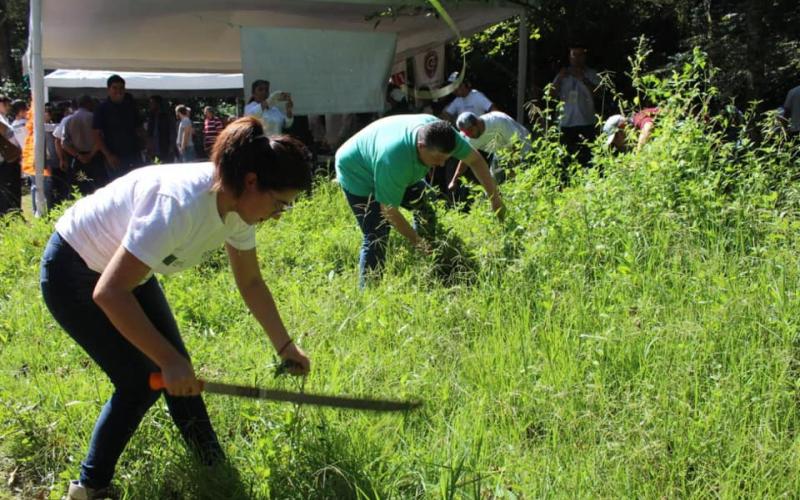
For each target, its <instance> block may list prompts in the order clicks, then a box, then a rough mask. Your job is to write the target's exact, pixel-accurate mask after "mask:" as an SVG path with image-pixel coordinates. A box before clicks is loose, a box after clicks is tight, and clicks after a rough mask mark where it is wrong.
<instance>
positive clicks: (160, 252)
mask: <svg viewBox="0 0 800 500" xmlns="http://www.w3.org/2000/svg"><path fill="white" fill-rule="evenodd" d="M213 173H214V166H213V164H211V163H183V164H176V165H155V166H150V167H144V168H140V169H137V170H134V171H132V172H131V173H129V174H127V175H125V176H123V177H120V178H119V179H117V180H115V181H114V182H112V183H111V184H108V185H107V186H105V187H103V188H101V189H98V190H97V191H96V192H95V193H94V194H92V195H90V196H87V197H85V198H82V199H80V200H78V202H77V203H75V204H74V205H73V206H72V207H70V208H69V209H68V210H67V211H66V212H64V215H62V216H61V218H60V219H59V220H58V222H57V223H56V231H58V233H59V234H60V235H61V236H62V237H63V238H64V239H65V240H66V241H67V243H69V244H70V246H72V248H74V249H75V251H77V252H78V254H79V255H80V256H81V257H82V258H83V260H84V261H86V264H87V265H88V266H89V268H90V269H92V270H93V271H96V272H103V270H104V269H105V267H106V266H107V265H108V263H109V261H110V260H111V257H112V256H113V255H114V253H115V252H116V251H117V248H119V246H120V245H122V246H123V247H125V249H126V250H128V251H129V252H130V253H132V254H133V255H134V256H135V257H136V258H138V259H139V260H141V261H142V262H144V263H145V264H147V266H148V267H150V268H151V269H152V270H153V271H154V272H157V273H160V274H172V273H175V272H178V271H181V270H184V269H187V268H190V267H193V266H195V265H197V264H199V263H200V262H202V261H203V259H204V257H205V256H206V254H207V253H209V252H211V251H213V250H216V249H218V248H219V247H220V246H221V245H222V243H223V242H227V243H228V244H230V245H231V246H233V247H234V248H237V249H239V250H250V249H252V248H255V246H256V236H255V227H254V226H250V225H248V224H246V223H245V222H244V221H243V220H242V219H241V218H240V217H239V215H238V214H237V213H236V212H229V213H228V214H227V215H226V216H225V220H224V221H223V220H222V219H221V218H220V216H219V212H218V210H217V194H216V193H215V192H213V191H212V190H211V187H212V185H213V182H214V175H213Z"/></svg>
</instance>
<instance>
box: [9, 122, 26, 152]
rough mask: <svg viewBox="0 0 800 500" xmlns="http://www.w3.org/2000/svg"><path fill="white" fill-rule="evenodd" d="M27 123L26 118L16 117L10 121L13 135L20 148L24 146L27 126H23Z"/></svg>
mask: <svg viewBox="0 0 800 500" xmlns="http://www.w3.org/2000/svg"><path fill="white" fill-rule="evenodd" d="M27 123H28V120H27V119H25V118H17V119H16V120H14V121H13V122H11V126H12V127H13V128H14V137H15V138H16V139H17V144H19V147H21V148H24V147H25V140H26V139H27V138H28V127H26V126H25V125H26V124H27Z"/></svg>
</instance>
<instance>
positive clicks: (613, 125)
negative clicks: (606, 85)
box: [603, 108, 660, 152]
mask: <svg viewBox="0 0 800 500" xmlns="http://www.w3.org/2000/svg"><path fill="white" fill-rule="evenodd" d="M659 112H660V110H659V108H645V109H643V110H641V111H639V112H638V113H636V114H635V115H633V117H632V118H625V117H624V116H623V115H611V116H609V117H608V119H607V120H606V122H605V124H603V135H604V136H605V137H606V147H608V148H614V149H615V150H616V151H620V152H622V151H626V150H627V149H628V147H627V144H626V137H625V128H626V127H627V126H628V124H630V125H632V126H633V127H635V128H636V129H638V130H639V139H638V141H637V144H636V150H637V151H638V150H640V149H642V146H644V145H645V143H647V141H648V140H649V139H650V136H651V135H652V134H653V130H654V129H655V126H656V124H655V119H656V116H657V115H658V114H659Z"/></svg>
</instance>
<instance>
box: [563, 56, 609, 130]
mask: <svg viewBox="0 0 800 500" xmlns="http://www.w3.org/2000/svg"><path fill="white" fill-rule="evenodd" d="M583 75H584V76H585V77H586V79H587V80H589V83H591V84H592V85H594V86H597V85H599V84H600V78H599V77H598V76H597V72H596V71H595V70H593V69H591V68H584V70H583ZM557 80H558V76H556V77H555V79H554V80H553V83H554V84H555V82H556V81H557ZM559 98H560V99H561V100H562V101H563V102H564V114H562V115H561V126H562V127H580V126H583V125H594V123H595V121H596V118H595V116H594V115H595V110H594V97H593V96H592V92H591V90H589V89H588V88H587V87H586V85H585V84H584V83H583V82H582V81H580V80H578V79H577V78H575V77H573V76H572V75H567V76H565V77H564V79H563V80H561V91H560V93H559Z"/></svg>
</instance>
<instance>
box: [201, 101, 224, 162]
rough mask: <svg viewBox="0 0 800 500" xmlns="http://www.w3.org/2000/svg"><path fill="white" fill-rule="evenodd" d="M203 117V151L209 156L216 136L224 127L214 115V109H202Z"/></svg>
mask: <svg viewBox="0 0 800 500" xmlns="http://www.w3.org/2000/svg"><path fill="white" fill-rule="evenodd" d="M203 115H204V116H205V120H204V121H203V149H205V151H206V154H207V155H209V156H210V155H211V150H212V149H213V148H214V141H216V140H217V136H218V135H219V133H220V132H222V129H223V128H225V125H224V124H223V123H222V120H220V118H219V117H218V116H217V115H216V114H215V113H214V108H212V107H211V106H206V107H205V108H203Z"/></svg>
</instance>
